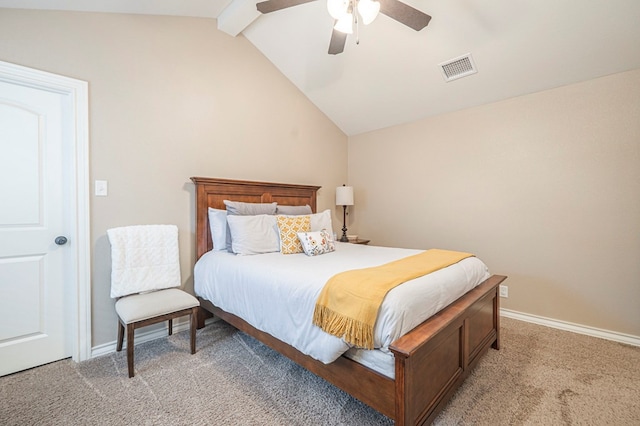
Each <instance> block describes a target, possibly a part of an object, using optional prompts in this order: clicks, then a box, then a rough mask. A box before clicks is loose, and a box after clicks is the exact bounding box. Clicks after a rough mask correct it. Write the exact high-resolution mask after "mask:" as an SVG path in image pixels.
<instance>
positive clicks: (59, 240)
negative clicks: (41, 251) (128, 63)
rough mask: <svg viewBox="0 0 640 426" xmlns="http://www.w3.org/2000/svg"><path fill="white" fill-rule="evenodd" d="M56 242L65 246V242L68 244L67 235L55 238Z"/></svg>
mask: <svg viewBox="0 0 640 426" xmlns="http://www.w3.org/2000/svg"><path fill="white" fill-rule="evenodd" d="M54 241H55V243H56V244H57V245H59V246H63V245H65V244H67V237H63V236H62V235H61V236H59V237H56V239H55V240H54Z"/></svg>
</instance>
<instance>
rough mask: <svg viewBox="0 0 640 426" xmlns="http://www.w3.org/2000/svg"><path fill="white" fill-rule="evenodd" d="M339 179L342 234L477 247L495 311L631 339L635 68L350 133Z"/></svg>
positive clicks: (638, 202) (637, 160)
mask: <svg viewBox="0 0 640 426" xmlns="http://www.w3.org/2000/svg"><path fill="white" fill-rule="evenodd" d="M470 78H473V77H470ZM450 84H456V83H455V82H454V83H450ZM349 183H350V184H351V185H353V186H354V187H355V203H356V205H355V206H354V209H353V215H352V217H351V226H350V233H352V232H353V233H355V232H357V233H358V234H360V235H361V236H362V237H366V238H371V239H372V240H373V241H372V243H376V244H381V245H399V246H406V247H415V248H429V247H441V248H449V249H458V250H466V251H471V252H474V253H476V254H477V255H478V256H479V257H481V258H482V259H483V260H485V261H486V263H487V264H488V265H489V267H490V269H491V271H492V272H493V273H498V274H504V275H508V276H509V279H508V280H507V281H506V282H505V284H507V285H508V286H509V298H508V299H502V302H503V307H505V308H507V309H512V310H515V311H520V312H524V313H529V314H534V315H539V316H543V317H548V318H553V319H556V320H562V321H568V322H573V323H577V324H581V325H586V326H591V327H596V328H601V329H605V330H611V331H615V332H619V333H625V334H630V335H633V336H640V70H635V71H631V72H627V73H621V74H617V75H612V76H608V77H604V78H600V79H596V80H592V81H587V82H584V83H580V84H575V85H571V86H567V87H561V88H558V89H554V90H549V91H545V92H541V93H536V94H531V95H527V96H522V97H518V98H514V99H510V100H506V101H503V102H497V103H493V104H490V105H485V106H481V107H477V108H472V109H468V110H464V111H459V112H455V113H451V114H446V115H441V116H437V117H433V118H428V119H425V120H421V121H418V122H413V123H410V124H406V125H402V126H397V127H393V128H388V129H384V130H380V131H376V132H372V133H368V134H362V135H358V136H355V137H351V138H350V139H349Z"/></svg>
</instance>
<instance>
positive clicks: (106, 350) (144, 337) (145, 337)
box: [91, 317, 219, 358]
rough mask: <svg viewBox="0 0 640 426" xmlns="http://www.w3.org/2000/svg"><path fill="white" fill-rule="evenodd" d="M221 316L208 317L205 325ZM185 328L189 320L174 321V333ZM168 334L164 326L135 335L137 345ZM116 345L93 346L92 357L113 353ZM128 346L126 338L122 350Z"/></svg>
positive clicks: (112, 343)
mask: <svg viewBox="0 0 640 426" xmlns="http://www.w3.org/2000/svg"><path fill="white" fill-rule="evenodd" d="M218 320H219V318H217V317H214V318H208V319H207V320H206V321H205V325H207V324H211V323H212V322H215V321H218ZM185 330H189V321H182V322H178V321H174V322H173V332H174V333H179V332H181V331H185ZM166 336H167V328H166V327H162V328H159V329H156V330H150V331H144V330H142V331H140V329H138V331H137V332H136V337H135V342H136V346H137V345H140V344H142V343H145V342H150V341H151V340H155V339H160V338H163V337H166ZM116 345H117V342H116V341H115V340H114V341H113V342H109V343H104V344H102V345H98V346H93V347H92V348H91V358H95V357H98V356H103V355H108V354H110V353H113V352H115V351H116ZM126 348H127V339H126V338H125V342H124V344H123V345H122V350H124V349H126Z"/></svg>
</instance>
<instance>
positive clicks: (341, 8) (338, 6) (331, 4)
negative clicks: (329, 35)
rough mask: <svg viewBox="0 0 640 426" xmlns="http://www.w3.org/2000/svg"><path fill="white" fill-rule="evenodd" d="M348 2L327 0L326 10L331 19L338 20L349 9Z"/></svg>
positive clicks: (346, 0) (344, 0)
mask: <svg viewBox="0 0 640 426" xmlns="http://www.w3.org/2000/svg"><path fill="white" fill-rule="evenodd" d="M349 1H350V0H327V10H328V11H329V15H331V17H332V18H333V19H340V18H342V17H343V16H344V15H345V14H346V13H347V9H348V8H349Z"/></svg>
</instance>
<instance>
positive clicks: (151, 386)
mask: <svg viewBox="0 0 640 426" xmlns="http://www.w3.org/2000/svg"><path fill="white" fill-rule="evenodd" d="M502 333H503V334H502V345H503V348H502V350H500V351H494V350H490V351H489V353H488V354H487V355H486V356H485V357H484V358H483V360H482V361H481V363H480V364H479V366H478V368H477V369H476V370H475V372H474V374H472V375H471V376H470V377H469V378H468V380H467V381H466V382H465V383H464V385H463V386H462V388H461V389H460V390H459V392H458V393H457V394H456V396H455V397H454V398H453V399H452V401H451V402H450V404H449V405H448V406H447V408H446V409H445V411H444V412H443V413H442V414H441V415H440V416H439V417H438V419H437V420H436V422H435V424H437V425H485V424H486V425H640V348H637V347H630V346H626V345H621V344H618V343H613V342H609V341H605V340H600V339H596V338H591V337H586V336H581V335H576V334H572V333H568V332H563V331H558V330H554V329H550V328H546V327H541V326H536V325H532V324H528V323H523V322H520V321H515V320H511V319H503V328H502ZM136 357H137V358H136V376H135V377H134V378H133V379H129V378H127V367H126V356H125V354H124V352H122V353H116V354H113V355H108V356H104V357H100V358H97V359H93V360H89V361H86V362H83V363H80V364H75V363H73V362H72V361H70V360H63V361H59V362H55V363H52V364H48V365H45V366H42V367H39V368H36V369H32V370H28V371H24V372H21V373H17V374H14V375H10V376H6V377H3V378H0V425H130V424H135V425H199V424H211V425H390V424H392V422H391V421H390V420H389V419H388V418H386V417H384V416H382V415H381V414H379V413H377V412H375V411H374V410H372V409H370V408H369V407H367V406H365V405H364V404H361V403H360V402H358V401H357V400H354V399H353V398H351V397H350V396H349V395H346V394H345V393H344V392H342V391H340V390H338V389H336V388H335V387H333V386H331V385H329V384H327V383H326V382H324V381H323V380H322V379H319V378H317V377H315V376H314V375H313V374H310V373H309V372H307V371H305V370H303V369H302V368H300V367H298V366H297V365H295V364H294V363H292V362H291V361H289V360H287V359H286V358H284V357H282V356H280V355H279V354H277V353H275V352H273V351H272V350H270V349H268V348H267V347H265V346H263V345H262V344H260V343H258V342H256V341H255V340H253V339H252V338H250V337H248V336H246V335H245V334H243V333H240V332H237V331H236V330H235V329H233V328H231V327H230V326H227V325H225V324H224V323H222V322H218V323H215V324H213V325H211V326H208V327H206V328H205V329H203V330H200V331H199V332H198V352H197V353H196V354H195V355H190V354H189V353H188V335H187V333H185V332H182V333H177V334H175V335H174V336H171V337H168V338H163V339H158V340H155V341H153V342H148V343H145V344H143V345H140V346H138V347H137V348H136Z"/></svg>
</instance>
